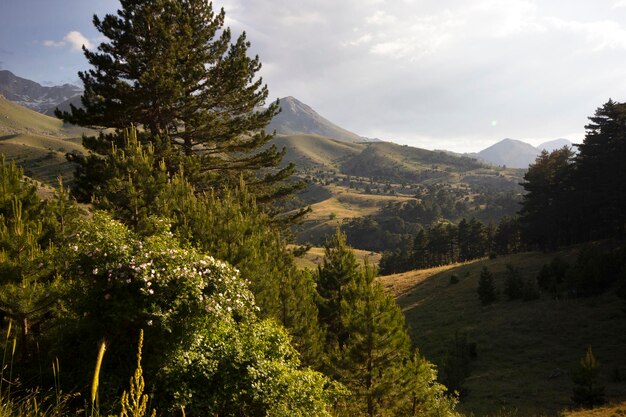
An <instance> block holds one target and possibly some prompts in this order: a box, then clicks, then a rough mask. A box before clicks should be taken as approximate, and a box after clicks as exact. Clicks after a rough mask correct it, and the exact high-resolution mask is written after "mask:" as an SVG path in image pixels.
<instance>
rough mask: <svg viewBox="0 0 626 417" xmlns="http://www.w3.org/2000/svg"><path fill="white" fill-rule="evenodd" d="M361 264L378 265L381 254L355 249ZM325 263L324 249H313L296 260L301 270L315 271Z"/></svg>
mask: <svg viewBox="0 0 626 417" xmlns="http://www.w3.org/2000/svg"><path fill="white" fill-rule="evenodd" d="M353 251H354V254H355V255H356V257H357V260H358V262H359V264H361V265H362V264H363V263H364V262H365V260H366V259H367V262H369V263H370V264H374V265H378V262H380V256H381V255H380V253H376V252H369V251H365V250H359V249H353ZM323 261H324V248H320V247H315V246H314V247H312V248H311V249H309V250H308V251H307V252H306V253H305V254H304V255H303V256H302V257H299V258H296V265H297V266H298V267H299V268H302V269H304V268H309V269H315V268H317V266H318V265H321V264H322V262H323Z"/></svg>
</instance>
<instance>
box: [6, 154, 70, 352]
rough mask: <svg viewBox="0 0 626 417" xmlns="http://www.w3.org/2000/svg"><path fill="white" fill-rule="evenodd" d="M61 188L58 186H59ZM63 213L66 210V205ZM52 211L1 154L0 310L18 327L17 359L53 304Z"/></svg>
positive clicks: (55, 285)
mask: <svg viewBox="0 0 626 417" xmlns="http://www.w3.org/2000/svg"><path fill="white" fill-rule="evenodd" d="M61 191H62V190H61ZM67 211H71V210H70V209H68V210H67ZM54 214H55V211H54V210H51V208H50V207H48V206H47V204H46V203H45V202H43V201H40V199H39V197H38V196H37V191H36V188H35V186H34V185H33V184H31V183H29V182H28V179H27V178H26V177H24V175H23V171H22V170H21V169H19V168H18V167H17V166H16V165H15V163H13V162H12V163H10V164H6V163H5V161H4V156H3V155H2V156H1V157H0V312H1V313H2V315H3V316H5V317H7V318H9V319H10V320H11V321H12V322H13V323H15V324H16V325H17V327H18V328H19V329H20V338H19V352H20V354H19V357H20V359H21V360H22V361H25V360H26V359H27V357H28V356H29V354H30V353H31V351H32V349H31V347H32V346H33V338H34V336H36V335H37V333H38V329H39V328H40V326H41V325H42V323H44V322H45V321H46V319H48V318H49V317H48V316H49V315H50V314H51V312H52V311H53V309H54V306H55V305H56V304H57V297H58V287H59V285H58V281H57V280H56V279H55V274H54V270H53V266H52V265H51V262H50V258H51V256H52V253H53V252H54V250H55V247H54V245H53V244H52V239H53V238H56V237H57V236H55V233H54V231H55V227H54V226H55V220H56V218H55V217H54Z"/></svg>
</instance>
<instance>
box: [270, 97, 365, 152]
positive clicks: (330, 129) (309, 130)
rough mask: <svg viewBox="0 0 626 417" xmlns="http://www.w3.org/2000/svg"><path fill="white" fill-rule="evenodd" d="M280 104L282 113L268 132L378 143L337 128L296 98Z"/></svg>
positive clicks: (272, 123) (284, 99) (282, 101)
mask: <svg viewBox="0 0 626 417" xmlns="http://www.w3.org/2000/svg"><path fill="white" fill-rule="evenodd" d="M279 104H280V107H281V112H280V113H279V114H278V115H277V116H276V117H274V119H273V120H272V122H271V123H270V124H269V125H268V126H267V128H266V130H267V131H268V132H273V131H276V133H277V134H279V135H299V134H305V135H317V136H325V137H327V138H331V139H336V140H340V141H343V142H372V141H374V142H375V141H377V140H376V139H368V138H365V137H362V136H359V135H357V134H356V133H353V132H350V131H349V130H346V129H344V128H342V127H339V126H337V125H336V124H334V123H332V122H331V121H329V120H328V119H325V118H324V117H322V116H320V115H319V114H318V113H317V112H316V111H315V110H313V109H312V108H311V107H309V106H307V105H306V104H304V103H302V102H301V101H299V100H298V99H296V98H294V97H291V96H289V97H283V98H281V99H280V100H279Z"/></svg>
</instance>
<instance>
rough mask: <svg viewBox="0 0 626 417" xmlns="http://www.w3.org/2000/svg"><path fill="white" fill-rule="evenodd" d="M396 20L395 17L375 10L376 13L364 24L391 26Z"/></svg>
mask: <svg viewBox="0 0 626 417" xmlns="http://www.w3.org/2000/svg"><path fill="white" fill-rule="evenodd" d="M397 20H398V18H397V17H395V16H393V15H390V14H388V13H386V12H384V11H382V10H376V12H375V13H374V14H373V15H371V16H368V17H367V18H366V19H365V22H366V23H367V24H370V25H391V24H393V23H395V22H396V21H397Z"/></svg>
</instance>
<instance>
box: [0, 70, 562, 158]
mask: <svg viewBox="0 0 626 417" xmlns="http://www.w3.org/2000/svg"><path fill="white" fill-rule="evenodd" d="M82 91H83V90H82V89H81V88H80V87H77V86H75V85H72V84H64V85H62V86H54V87H46V86H42V85H41V84H38V83H36V82H34V81H31V80H27V79H25V78H21V77H18V76H16V75H14V74H13V73H11V72H10V71H7V70H2V71H0V94H1V95H3V96H4V97H5V98H7V99H8V100H10V101H13V102H15V103H18V104H20V105H22V106H25V107H28V108H30V109H32V110H35V111H38V112H40V113H44V114H47V115H53V114H54V109H55V108H57V107H58V108H59V109H61V110H66V111H68V110H69V108H70V103H71V104H74V105H76V106H79V105H80V95H81V93H82ZM279 102H280V106H281V112H280V114H278V115H277V116H276V117H275V118H274V120H272V122H271V123H270V124H269V126H268V127H267V131H268V132H273V131H275V132H276V133H277V134H278V135H287V136H290V135H292V136H293V135H315V136H318V137H324V138H330V139H334V140H339V141H342V142H351V143H359V142H379V139H370V138H367V137H364V136H360V135H358V134H356V133H354V132H350V131H348V130H346V129H344V128H342V127H340V126H337V125H336V124H334V123H333V122H331V121H329V120H328V119H326V118H324V117H322V116H321V115H319V114H318V113H317V112H316V111H315V110H313V109H312V108H311V107H310V106H308V105H306V104H304V103H302V102H301V101H299V100H297V99H296V98H294V97H291V96H289V97H284V98H282V99H280V100H279ZM563 146H572V142H570V141H569V140H567V139H556V140H553V141H549V142H545V143H542V144H541V145H539V146H537V147H535V146H532V145H530V144H528V143H526V142H523V141H520V140H514V139H508V138H507V139H503V140H501V141H500V142H498V143H496V144H494V145H492V146H490V147H488V148H486V149H483V150H482V151H480V152H477V153H470V154H463V155H462V156H466V157H470V158H476V159H478V160H481V161H484V162H487V163H490V164H494V165H505V166H507V167H510V168H526V167H528V165H529V164H531V163H533V162H534V161H535V158H536V157H537V155H539V153H541V150H543V149H546V150H547V151H552V150H554V149H558V148H562V147H563ZM450 153H452V154H454V153H453V152H450ZM457 155H459V154H457Z"/></svg>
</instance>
